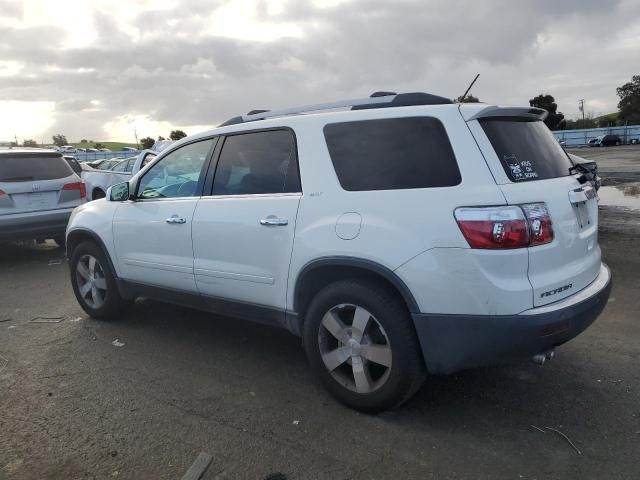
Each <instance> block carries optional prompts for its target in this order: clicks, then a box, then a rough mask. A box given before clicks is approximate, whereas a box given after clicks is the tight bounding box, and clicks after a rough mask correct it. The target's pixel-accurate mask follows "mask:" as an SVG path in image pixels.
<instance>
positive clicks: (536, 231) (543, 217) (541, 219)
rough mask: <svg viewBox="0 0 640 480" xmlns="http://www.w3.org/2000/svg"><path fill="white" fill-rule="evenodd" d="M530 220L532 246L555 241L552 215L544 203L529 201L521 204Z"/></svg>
mask: <svg viewBox="0 0 640 480" xmlns="http://www.w3.org/2000/svg"><path fill="white" fill-rule="evenodd" d="M521 206H522V210H524V214H525V215H526V217H527V220H528V222H529V229H530V231H531V246H534V245H544V244H545V243H551V242H553V227H552V225H551V216H550V215H549V210H547V206H546V205H545V204H544V203H528V204H526V205H521Z"/></svg>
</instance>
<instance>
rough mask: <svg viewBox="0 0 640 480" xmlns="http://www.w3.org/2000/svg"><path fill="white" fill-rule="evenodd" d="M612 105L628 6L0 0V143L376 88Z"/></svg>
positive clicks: (630, 31) (591, 0)
mask: <svg viewBox="0 0 640 480" xmlns="http://www.w3.org/2000/svg"><path fill="white" fill-rule="evenodd" d="M478 72H479V73H480V74H481V77H480V79H479V81H478V83H477V84H476V87H474V89H473V91H472V93H473V94H474V95H476V96H479V97H480V99H481V100H483V101H486V102H491V103H501V104H528V103H527V102H528V100H529V98H531V97H532V96H534V95H536V94H538V93H540V92H545V93H550V94H552V95H554V96H555V97H556V101H557V102H558V104H559V107H560V110H561V111H563V112H564V113H565V114H566V115H567V116H569V117H575V116H576V115H577V113H578V109H577V100H578V99H579V98H584V99H586V110H587V112H593V113H594V114H596V115H597V114H601V113H608V112H611V111H615V109H616V104H617V96H616V93H615V88H616V87H617V86H619V85H621V84H622V83H624V82H627V81H629V80H630V78H631V76H632V75H633V74H639V73H640V2H639V1H638V0H482V1H476V2H471V1H467V0H445V1H440V0H386V1H383V0H290V1H286V0H273V1H269V0H180V1H178V0H55V1H53V0H22V1H20V0H0V141H2V140H9V139H12V138H13V137H14V135H15V136H17V137H18V140H19V141H22V140H23V139H24V138H34V139H36V140H38V141H41V140H43V141H47V142H49V141H50V137H51V134H52V133H63V134H65V135H66V136H67V138H68V139H69V140H70V141H78V140H79V139H80V138H89V139H93V140H96V141H100V140H102V141H105V140H122V141H133V131H134V129H135V130H137V132H138V135H139V136H141V137H142V136H147V135H150V136H154V137H155V136H158V135H164V136H167V135H168V133H169V131H170V130H171V129H172V128H177V127H180V128H183V129H184V130H186V131H187V133H196V132H198V131H201V130H205V129H208V128H210V127H211V126H215V125H216V124H218V123H220V122H221V121H224V120H225V119H227V118H228V117H231V116H234V115H237V114H239V113H246V112H247V111H248V110H251V109H253V108H278V107H287V106H292V105H296V104H307V103H318V102H323V101H331V100H336V99H340V98H357V97H362V96H368V95H369V94H370V93H371V92H373V91H375V90H392V91H428V92H432V93H437V94H441V95H445V96H448V97H455V96H458V95H460V94H462V93H463V91H464V90H465V88H466V86H467V84H468V83H469V82H470V81H471V79H472V78H473V76H474V75H475V74H476V73H478Z"/></svg>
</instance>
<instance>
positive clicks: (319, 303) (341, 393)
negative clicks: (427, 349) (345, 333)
mask: <svg viewBox="0 0 640 480" xmlns="http://www.w3.org/2000/svg"><path fill="white" fill-rule="evenodd" d="M345 304H347V305H351V306H358V307H362V308H363V309H366V311H367V312H368V313H370V314H371V316H372V318H370V320H369V322H371V321H373V320H375V322H377V324H379V326H381V327H382V331H383V332H384V335H385V338H386V339H387V340H388V345H384V346H385V347H387V346H388V347H389V348H390V349H391V362H390V363H391V365H390V367H388V369H387V370H388V371H385V374H384V375H386V377H381V378H383V379H384V382H383V383H381V384H380V385H379V387H376V389H374V390H372V391H370V392H368V393H359V392H357V391H354V389H353V386H352V388H348V387H347V386H346V385H347V383H341V382H340V381H339V380H338V379H336V372H337V370H338V369H339V368H340V369H343V371H344V372H345V373H344V375H345V376H347V377H348V375H349V369H352V368H353V369H354V370H353V372H354V373H353V376H352V378H355V368H354V367H353V363H347V362H349V361H351V362H352V358H353V357H350V358H349V360H348V361H345V363H344V364H341V365H340V366H339V367H337V368H336V369H335V370H332V371H333V372H334V373H332V371H330V370H329V368H328V367H327V366H326V365H325V362H324V361H323V359H322V352H321V349H322V348H326V347H324V346H321V343H323V341H322V340H321V338H322V335H323V333H324V335H325V336H327V337H328V338H329V339H331V337H330V336H328V335H326V332H324V331H323V330H322V329H324V328H325V327H324V326H323V325H322V321H323V318H324V317H325V314H327V313H328V312H329V311H335V308H344V306H345ZM348 308H350V307H348ZM353 323H355V320H354V322H353ZM368 325H370V323H369V324H368ZM303 330H304V331H303V337H304V338H303V340H304V346H305V350H306V353H307V358H308V359H309V362H310V363H311V366H312V367H313V369H314V370H315V372H316V374H317V375H318V376H319V377H320V380H321V381H322V383H323V384H324V386H325V387H326V388H327V390H328V391H329V392H330V393H331V394H332V395H333V396H334V397H335V398H336V399H338V400H339V401H340V402H342V403H344V404H345V405H348V406H349V407H351V408H354V409H356V410H360V411H363V412H367V413H376V412H380V411H383V410H388V409H391V408H394V407H397V406H399V405H400V404H402V403H403V402H405V401H406V400H408V399H409V398H411V396H413V394H415V392H416V391H417V390H418V389H419V388H420V387H421V386H422V384H423V382H424V378H425V368H424V361H423V359H422V353H421V350H420V345H419V343H418V339H417V337H416V333H415V329H414V326H413V323H412V320H411V318H410V315H409V312H408V310H407V308H406V306H405V305H404V303H403V302H402V301H401V300H400V299H399V298H398V297H397V296H396V295H394V294H393V293H392V292H390V291H389V289H388V288H387V287H386V286H385V285H383V284H378V283H375V282H361V281H356V280H343V281H339V282H336V283H332V284H330V285H328V286H326V287H325V288H323V289H322V290H321V291H320V292H318V293H317V294H316V296H315V297H314V298H313V300H312V301H311V304H310V305H309V308H308V309H307V313H306V315H305V323H304V328H303ZM331 340H332V339H331ZM362 342H363V343H362V345H363V346H364V345H365V344H366V343H367V340H366V339H364V338H363V340H362ZM338 346H342V347H344V348H349V347H348V346H347V345H346V344H344V343H340V342H338ZM330 348H331V347H330ZM358 348H360V347H358ZM325 353H327V352H326V351H325ZM363 356H364V355H363ZM365 362H366V363H369V362H368V361H367V360H365ZM370 364H372V365H374V367H373V368H378V367H379V366H378V365H377V364H375V363H370ZM345 368H346V370H344V369H345ZM340 374H342V372H340ZM371 378H372V377H371V376H369V379H371ZM380 381H382V380H380ZM347 382H348V380H347Z"/></svg>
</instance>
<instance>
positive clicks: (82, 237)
mask: <svg viewBox="0 0 640 480" xmlns="http://www.w3.org/2000/svg"><path fill="white" fill-rule="evenodd" d="M87 240H91V241H93V242H95V243H96V244H97V245H98V246H99V247H100V248H101V249H102V251H103V252H104V256H105V257H106V258H107V262H109V268H111V271H112V272H113V276H114V277H115V278H116V280H117V279H118V271H117V270H116V269H115V266H114V264H113V260H111V255H109V250H108V249H107V247H106V245H105V244H104V242H103V241H102V239H101V238H100V236H99V235H98V234H97V233H95V232H92V231H91V230H86V229H84V228H78V229H75V230H72V231H71V232H69V234H68V235H67V258H69V259H71V255H72V254H73V251H74V250H75V248H76V247H77V246H78V245H80V244H81V243H82V242H84V241H87Z"/></svg>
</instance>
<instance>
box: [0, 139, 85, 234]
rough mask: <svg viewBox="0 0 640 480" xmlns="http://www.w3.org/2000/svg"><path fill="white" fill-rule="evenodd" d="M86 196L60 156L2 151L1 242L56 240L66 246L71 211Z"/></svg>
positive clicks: (83, 188)
mask: <svg viewBox="0 0 640 480" xmlns="http://www.w3.org/2000/svg"><path fill="white" fill-rule="evenodd" d="M86 196H87V192H86V188H85V184H84V182H83V181H82V179H81V178H80V177H79V176H78V175H77V174H76V173H75V172H74V171H73V170H72V169H71V167H70V166H69V164H68V163H67V162H66V160H65V159H64V158H63V156H62V154H61V153H60V152H56V151H53V150H40V149H6V150H0V241H10V240H26V239H35V240H44V239H48V238H52V239H54V240H55V241H56V243H58V245H60V246H63V245H64V233H65V229H66V227H67V222H68V220H69V216H70V215H71V211H72V210H73V209H74V208H75V207H77V206H78V205H80V204H81V203H83V202H84V201H85V198H86Z"/></svg>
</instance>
